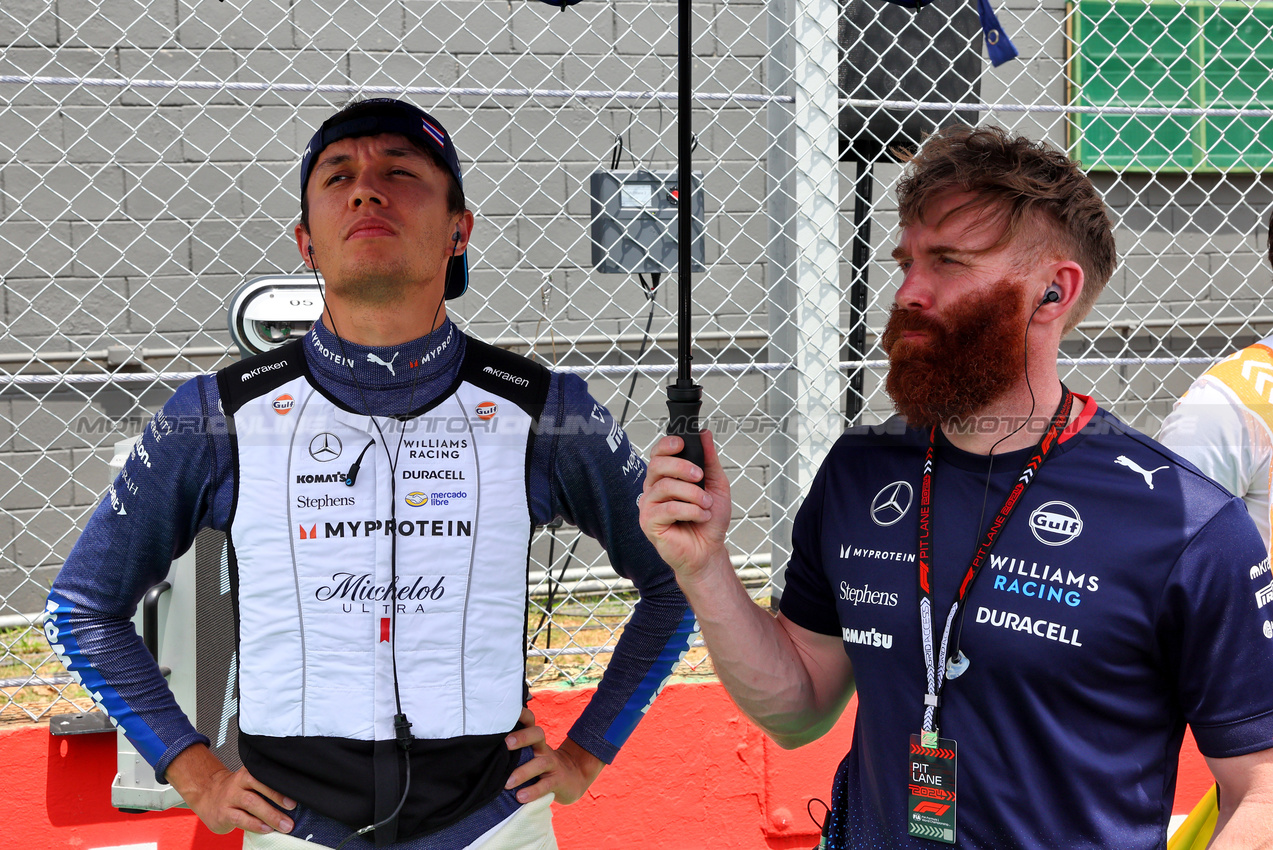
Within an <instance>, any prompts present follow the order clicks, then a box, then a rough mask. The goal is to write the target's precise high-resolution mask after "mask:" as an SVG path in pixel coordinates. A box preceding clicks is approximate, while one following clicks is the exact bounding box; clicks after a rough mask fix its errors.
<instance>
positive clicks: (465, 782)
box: [239, 730, 518, 841]
mask: <svg viewBox="0 0 1273 850" xmlns="http://www.w3.org/2000/svg"><path fill="white" fill-rule="evenodd" d="M510 731H511V730H510ZM505 737H506V735H502V734H501V735H467V736H464V737H459V738H448V739H445V740H429V739H421V738H417V739H415V740H413V741H412V743H411V791H410V794H409V795H408V797H407V801H406V804H405V805H404V806H403V807H402V814H401V815H400V817H399V820H398V824H399V825H398V840H399V841H406V840H409V839H412V838H418V837H420V836H422V835H427V834H428V833H430V832H434V831H436V830H439V829H442V828H444V827H446V826H449V825H451V824H453V823H456V822H458V821H460V820H462V819H463V818H465V817H467V816H468V815H470V814H472V813H473V812H475V811H477V810H478V809H480V808H481V807H482V806H484V805H486V804H487V803H489V802H490V801H491V800H493V799H495V797H496V796H497V795H498V794H499V793H500V792H501V791H503V790H504V783H505V781H507V779H508V775H509V774H510V773H512V772H513V768H514V767H516V766H517V757H518V754H517V752H515V751H510V750H509V749H508V747H507V745H506V744H505V743H504V739H505ZM374 749H375V742H373V741H353V740H349V739H347V738H324V737H272V736H265V735H247V734H240V735H239V754H240V756H241V757H242V759H243V765H244V767H246V768H247V769H248V771H249V772H250V773H251V774H252V775H253V776H254V777H256V778H257V779H258V780H260V781H261V782H263V783H265V784H266V785H268V786H269V787H271V788H273V789H274V790H276V791H279V792H281V793H283V794H286V795H287V796H289V797H291V798H292V799H294V800H296V801H297V802H299V803H302V804H304V805H306V806H308V807H310V808H312V809H314V810H315V811H317V812H320V813H321V814H323V815H326V816H327V817H329V818H332V819H334V820H338V821H340V822H341V823H343V824H345V825H347V826H349V827H350V828H351V829H361V828H362V827H364V826H366V825H367V824H369V823H371V822H372V818H373V814H374V812H375V811H376V800H375V787H376V782H375V770H374V759H373V756H372V754H373V752H374ZM399 787H401V786H399ZM395 805H397V800H394V801H393V803H392V804H390V809H392V808H393V806H395Z"/></svg>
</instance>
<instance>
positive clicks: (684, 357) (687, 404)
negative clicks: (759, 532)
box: [667, 0, 703, 484]
mask: <svg viewBox="0 0 1273 850" xmlns="http://www.w3.org/2000/svg"><path fill="white" fill-rule="evenodd" d="M690 23H691V18H690V0H678V3H677V57H676V81H677V95H676V131H677V173H676V194H677V243H676V250H677V272H676V297H677V327H676V383H674V384H671V385H670V386H668V388H667V412H668V422H667V432H668V433H669V434H671V435H673V436H677V437H680V438H681V439H683V440H684V441H685V448H683V449H682V450H681V452H680V454H679V455H678V457H682V458H685V459H686V460H688V461H690V462H692V463H694V464H697V465H698V466H699V468H702V466H703V438H702V436H701V435H700V433H699V412H700V411H701V409H702V407H703V388H702V387H700V386H698V385H697V384H695V383H694V381H693V379H692V378H691V377H690V361H691V360H693V355H692V354H691V353H690V343H691V335H690V331H691V328H690V320H691V316H692V312H693V300H692V298H691V296H690V270H691V262H692V255H691V253H690V249H691V248H692V247H693V238H694V237H693V228H692V225H693V219H692V218H691V216H692V215H693V208H694V205H693V198H694V189H693V186H692V181H693V173H692V171H691V163H690V158H691V156H692V153H693V145H694V133H693V125H692V123H691V121H690V110H691V105H692V100H691V98H692V97H693V95H692V89H693V85H692V81H691V74H690V72H691V61H692V57H691V55H690V50H691V47H692V46H693V43H694V40H693V38H692V37H691V34H690ZM701 483H702V482H701V481H700V484H701Z"/></svg>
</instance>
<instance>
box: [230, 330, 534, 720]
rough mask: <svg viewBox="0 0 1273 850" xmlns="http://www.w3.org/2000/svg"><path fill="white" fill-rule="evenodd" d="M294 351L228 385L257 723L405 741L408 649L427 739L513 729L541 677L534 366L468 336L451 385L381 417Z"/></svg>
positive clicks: (234, 525)
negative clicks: (536, 623) (534, 621)
mask: <svg viewBox="0 0 1273 850" xmlns="http://www.w3.org/2000/svg"><path fill="white" fill-rule="evenodd" d="M289 348H291V349H292V350H291V352H290V353H289V354H288V355H287V356H285V357H282V358H275V359H273V360H268V361H259V363H264V364H265V366H264V367H262V366H261V365H259V363H258V365H253V362H245V364H243V365H244V366H245V367H251V368H245V369H242V370H236V371H235V372H233V373H231V374H230V375H229V376H228V377H227V378H225V379H223V383H222V386H223V387H225V388H228V389H230V391H231V393H232V394H233V395H234V396H236V398H234V399H233V400H232V402H231V404H229V405H227V407H226V412H227V413H229V414H231V415H232V421H233V431H234V444H235V446H236V462H237V471H238V479H237V481H238V486H237V492H236V500H235V509H234V515H233V519H232V521H231V526H230V541H231V545H232V547H233V548H232V552H233V554H234V558H235V561H236V564H237V573H236V574H237V610H238V617H239V725H240V728H241V730H242V731H243V732H244V733H247V734H249V735H268V736H279V737H285V736H333V737H339V738H349V739H355V740H366V741H370V740H387V739H392V738H393V727H392V721H393V715H394V714H395V703H394V661H395V655H396V662H397V679H398V689H399V692H400V694H401V699H402V708H403V711H404V712H405V713H406V715H407V716H408V717H409V718H410V720H411V723H412V724H413V728H412V734H413V735H414V736H415V737H417V738H453V737H457V736H462V735H484V734H502V733H505V732H507V731H509V730H510V729H512V728H513V726H514V724H515V723H516V721H517V718H518V715H519V713H520V711H521V708H522V704H523V703H522V700H523V688H524V681H525V678H524V676H525V627H526V557H527V550H528V546H529V542H530V532H531V523H530V512H529V505H528V497H527V483H526V468H527V453H528V452H529V450H530V442H529V437H530V432H531V429H532V425H533V418H532V416H531V415H530V413H528V412H527V410H526V409H523V407H522V406H519V404H518V402H517V401H515V400H514V399H518V398H519V393H522V392H524V390H523V388H524V387H525V386H526V385H527V384H528V381H527V379H526V378H523V377H519V376H518V375H516V374H513V373H510V372H509V371H506V370H505V369H504V368H495V367H493V366H491V365H490V363H491V362H492V361H491V360H489V359H487V353H488V352H489V351H490V349H488V348H487V347H486V346H482V345H480V344H477V345H474V344H473V341H470V344H469V346H468V349H467V351H466V358H465V359H466V363H465V366H464V367H462V369H461V372H460V380H459V381H458V383H457V385H456V386H455V387H454V388H453V390H452V391H451V392H450V393H449V394H447V395H444V396H443V397H441V398H440V399H438V400H437V401H436V402H435V403H434V404H433V405H432V406H431V407H430V408H429V409H428V410H427V411H426V412H424V413H421V414H420V415H418V416H416V417H414V418H412V419H409V420H407V421H406V422H400V421H398V420H396V419H393V418H388V417H378V418H377V420H376V422H377V423H378V424H379V426H380V428H379V430H377V428H376V427H375V425H373V424H372V421H371V420H370V418H369V417H367V416H363V415H359V414H356V413H352V412H350V411H348V410H346V409H344V408H342V407H341V406H339V405H338V404H336V403H334V402H333V401H332V400H331V399H329V398H328V397H327V396H326V395H324V394H323V392H321V391H320V390H319V389H318V388H317V387H316V386H315V384H314V383H313V379H312V377H311V376H310V374H309V372H308V369H307V368H305V366H304V364H303V357H304V355H303V354H302V352H301V350H300V348H299V346H295V347H290V346H289ZM470 354H472V355H473V356H470ZM499 354H501V355H502V354H503V353H502V352H500V353H499ZM474 361H476V363H475V362H474ZM496 362H497V363H499V365H500V366H501V367H505V366H507V365H508V364H507V363H506V362H502V359H501V360H499V361H496ZM272 363H278V364H281V365H277V366H275V365H271V364H272ZM482 366H485V369H484V370H483V369H482V368H481V367H482ZM533 368H538V367H533ZM466 376H467V377H466ZM474 380H476V381H477V382H478V383H474V382H473V381H474ZM236 381H237V382H242V385H241V386H240V385H237V384H235V382H236ZM479 384H480V385H479ZM501 384H507V385H508V390H509V391H508V392H507V393H505V394H500V393H499V392H497V391H495V390H497V389H500V388H501ZM253 385H259V387H258V386H253ZM493 388H494V389H493ZM254 390H263V391H259V392H254ZM225 395H226V394H225V393H224V392H223V398H224V397H225ZM520 400H521V401H522V402H523V403H524V401H525V399H524V397H521V398H520ZM399 443H401V445H400V446H399ZM386 444H387V446H388V455H395V456H396V459H397V460H396V471H391V464H390V459H389V456H388V455H387V454H386V450H385V445H386ZM364 450H365V451H364ZM360 457H361V462H360V463H359V465H358V474H357V476H356V479H355V481H354V483H353V485H352V486H348V485H346V483H345V481H346V479H347V478H348V476H349V473H350V471H351V468H352V466H353V464H354V463H355V461H356V460H358V459H359V458H360ZM395 545H396V555H395V554H394V549H395ZM395 560H396V574H397V576H396V582H395V581H393V579H392V577H391V576H392V573H393V566H392V565H393V563H394V561H395ZM395 605H396V612H394V611H393V610H392V607H391V606H395ZM395 629H396V634H395V633H394V630H395Z"/></svg>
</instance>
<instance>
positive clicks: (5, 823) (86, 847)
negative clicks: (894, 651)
mask: <svg viewBox="0 0 1273 850" xmlns="http://www.w3.org/2000/svg"><path fill="white" fill-rule="evenodd" d="M591 693H592V691H591V689H588V688H575V689H553V690H540V691H536V692H535V694H534V699H533V700H532V702H531V708H532V709H533V710H534V711H535V714H536V716H537V717H538V718H539V721H540V723H541V724H542V725H543V726H544V728H545V729H546V730H547V731H548V738H549V740H550V741H553V742H556V741H559V740H560V739H561V737H562V736H564V735H565V733H566V730H567V729H569V727H570V723H571V722H572V721H573V720H574V718H575V717H576V716H578V714H579V711H580V710H581V709H582V707H583V705H584V704H585V703H586V702H587V700H588V697H589V696H590V695H591ZM853 714H854V705H853V704H852V703H850V705H849V709H848V710H847V711H846V712H845V718H844V719H843V720H841V722H840V723H839V725H838V726H837V727H836V728H835V729H834V730H833V731H832V732H831V733H830V734H828V735H827V736H826V737H825V738H823V739H821V740H819V741H817V742H815V743H813V744H811V745H809V746H807V747H803V748H801V749H799V750H794V751H785V750H782V749H781V748H779V747H778V746H777V745H775V744H774V743H773V742H771V741H769V740H768V739H766V738H765V737H764V736H763V735H762V734H761V733H760V732H758V731H757V730H756V729H755V727H753V726H752V725H751V723H749V722H748V721H747V720H746V719H745V718H744V717H743V716H742V715H741V713H740V712H739V711H738V709H737V708H735V707H734V704H733V703H732V702H730V701H729V698H728V697H727V696H726V695H725V692H724V690H723V689H722V688H721V686H720V685H719V684H718V683H716V682H704V683H677V684H672V685H669V686H668V687H667V689H666V690H665V691H664V692H663V695H662V696H660V697H659V699H658V700H656V701H655V703H654V706H653V708H651V709H650V712H649V715H648V716H647V717H646V718H645V720H644V721H642V723H641V725H640V726H639V727H638V728H637V731H636V733H635V734H634V735H633V736H632V739H631V740H630V741H629V742H628V744H627V746H625V747H624V749H623V751H622V752H621V753H620V754H619V757H618V758H617V759H616V760H615V763H614V764H613V765H611V766H610V767H608V768H607V769H606V770H605V771H604V772H603V773H602V775H601V778H600V779H598V780H597V782H596V783H595V784H594V785H593V787H592V788H591V789H590V790H589V792H588V794H587V795H586V796H585V797H584V799H582V800H580V801H579V802H577V803H575V804H574V805H572V806H558V807H556V809H555V819H556V829H557V840H558V843H559V845H560V846H561V848H562V850H599V848H605V849H606V850H609V848H630V847H642V848H666V850H692V848H709V847H710V848H712V849H713V850H726V848H730V849H731V850H732V848H737V849H738V850H787V848H806V849H807V848H811V847H814V846H815V845H816V844H817V828H816V827H815V826H814V824H813V822H812V821H811V820H810V818H809V816H808V814H806V806H807V804H808V803H809V801H810V800H811V799H814V798H818V799H822V800H826V799H828V797H829V795H830V787H831V777H832V774H833V773H834V771H835V766H836V764H837V763H838V762H839V760H840V757H841V756H842V755H843V754H844V752H845V751H846V750H847V748H848V745H849V740H850V737H851V736H852V733H853V722H852V718H853ZM0 764H2V765H3V766H4V772H5V783H4V784H5V789H4V791H3V794H2V796H0V836H3V841H4V843H5V845H6V846H9V847H22V848H31V849H32V850H62V848H65V849H66V850H92V848H99V847H117V846H120V845H130V844H143V845H144V844H156V845H157V846H158V850H231V848H235V850H237V848H239V847H241V846H242V842H241V839H240V838H239V837H237V836H234V835H230V836H219V835H213V834H212V833H211V832H209V831H208V830H207V829H205V828H204V827H203V826H202V824H200V823H199V822H198V820H197V819H196V818H195V817H194V816H193V815H192V814H191V813H190V812H188V811H186V810H184V809H180V810H174V811H171V812H163V813H149V814H141V815H126V814H121V813H120V812H118V811H116V810H115V809H114V808H112V807H111V805H110V783H111V779H112V777H114V775H115V738H114V736H113V735H110V734H97V735H78V736H70V737H57V738H55V737H52V736H51V735H49V731H48V727H47V726H46V725H40V726H31V727H24V728H18V729H13V730H11V731H6V732H0ZM1210 785H1211V778H1210V774H1209V773H1208V772H1207V769H1206V766H1205V764H1204V763H1203V761H1202V758H1201V756H1199V755H1198V752H1197V749H1196V748H1195V746H1194V743H1193V739H1192V738H1191V737H1188V736H1187V737H1186V739H1185V747H1184V751H1183V753H1182V755H1181V768H1180V781H1179V783H1178V788H1177V794H1176V806H1175V810H1176V813H1177V814H1184V813H1186V812H1188V811H1189V809H1190V808H1192V806H1193V804H1194V802H1195V801H1197V800H1198V798H1199V797H1201V796H1202V794H1203V792H1204V791H1205V790H1206V789H1207V788H1209V787H1210ZM814 811H815V813H817V814H819V816H820V815H821V811H822V810H821V807H820V806H818V805H817V804H816V803H815V804H814Z"/></svg>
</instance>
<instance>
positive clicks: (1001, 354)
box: [881, 279, 1025, 428]
mask: <svg viewBox="0 0 1273 850" xmlns="http://www.w3.org/2000/svg"><path fill="white" fill-rule="evenodd" d="M1024 303H1025V292H1024V287H1022V286H1021V284H1020V281H1014V280H1009V279H1004V280H1001V281H999V282H998V283H996V284H995V285H994V286H992V287H990V288H989V289H988V290H987V291H986V292H985V293H984V294H981V295H977V296H974V297H970V298H969V299H968V300H966V301H964V302H963V303H960V304H958V305H956V306H955V307H953V308H951V310H950V312H949V314H948V315H947V316H946V317H945V318H944V319H939V318H937V317H936V316H932V315H930V314H925V313H921V312H918V311H911V310H903V309H902V308H900V307H897V306H894V307H893V312H892V313H891V314H890V315H889V319H888V326H887V327H885V329H884V337H883V339H882V340H881V345H882V346H883V348H884V350H885V351H886V352H888V355H889V369H888V377H887V379H886V381H885V384H884V387H885V389H886V390H887V391H888V395H889V398H891V399H893V406H894V407H895V408H896V409H897V412H898V413H900V414H901V415H902V416H904V417H906V421H907V423H908V424H910V425H912V426H915V427H919V428H930V427H933V426H936V425H942V424H949V423H952V422H956V421H958V420H962V419H965V418H966V417H968V416H970V415H971V414H973V413H975V412H977V411H978V410H981V409H983V408H984V407H986V406H987V405H988V404H990V403H991V402H993V401H994V400H995V399H997V398H999V397H1000V396H1001V395H1003V394H1004V393H1005V392H1007V390H1008V388H1009V387H1011V386H1012V384H1013V383H1014V382H1015V381H1016V380H1017V379H1018V378H1020V376H1021V375H1022V374H1023V370H1024V366H1023V359H1024V356H1025V340H1024V335H1025V329H1024V327H1023V325H1022V322H1021V314H1022V312H1023V311H1022V306H1023V304H1024ZM906 331H924V332H925V333H927V334H928V337H927V338H926V339H922V340H916V341H910V340H903V339H901V336H902V334H903V333H904V332H906Z"/></svg>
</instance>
